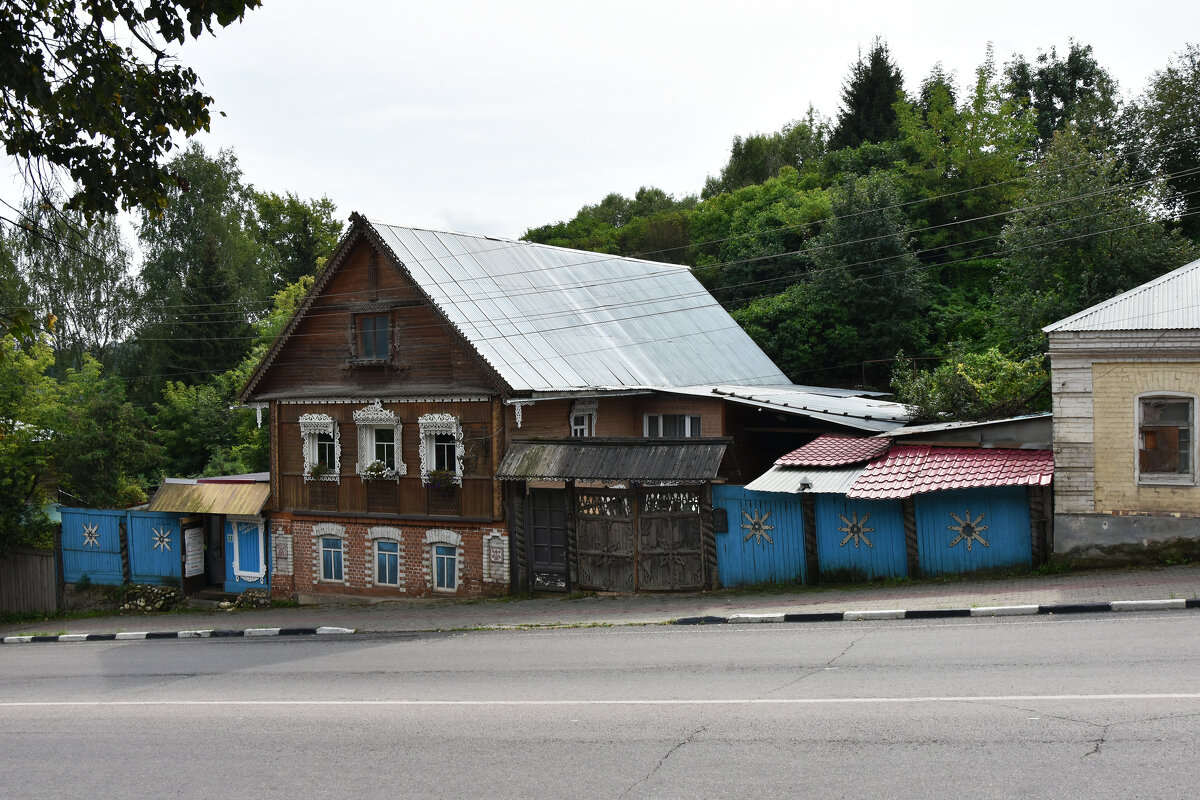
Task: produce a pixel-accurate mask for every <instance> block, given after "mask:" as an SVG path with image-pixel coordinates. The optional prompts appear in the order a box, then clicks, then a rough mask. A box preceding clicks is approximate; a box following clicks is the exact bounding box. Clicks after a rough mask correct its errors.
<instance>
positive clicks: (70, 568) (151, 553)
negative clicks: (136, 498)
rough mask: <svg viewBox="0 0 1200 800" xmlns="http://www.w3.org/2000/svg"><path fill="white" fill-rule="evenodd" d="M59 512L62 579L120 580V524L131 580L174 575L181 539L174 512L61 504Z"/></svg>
mask: <svg viewBox="0 0 1200 800" xmlns="http://www.w3.org/2000/svg"><path fill="white" fill-rule="evenodd" d="M61 513H62V526H63V527H62V556H63V580H65V581H66V582H67V583H78V582H79V581H80V580H81V579H82V578H83V576H84V575H87V576H88V580H90V581H91V582H92V583H99V584H108V585H113V586H117V585H120V584H121V583H124V581H125V577H124V573H125V569H124V563H123V560H122V555H121V528H122V527H124V529H125V540H126V545H127V548H128V559H129V577H130V580H131V581H133V582H134V583H166V582H176V581H178V580H179V577H180V554H181V551H182V547H183V541H182V537H181V536H180V531H179V515H178V514H176V515H171V514H160V513H155V512H149V511H116V510H110V509H101V510H98V509H90V508H64V509H62V510H61Z"/></svg>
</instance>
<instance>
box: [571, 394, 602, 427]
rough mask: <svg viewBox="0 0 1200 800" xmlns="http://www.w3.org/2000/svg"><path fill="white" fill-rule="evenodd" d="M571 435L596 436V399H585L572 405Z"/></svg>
mask: <svg viewBox="0 0 1200 800" xmlns="http://www.w3.org/2000/svg"><path fill="white" fill-rule="evenodd" d="M571 435H572V436H595V435H596V399H595V398H585V399H582V400H576V401H575V402H574V403H572V404H571Z"/></svg>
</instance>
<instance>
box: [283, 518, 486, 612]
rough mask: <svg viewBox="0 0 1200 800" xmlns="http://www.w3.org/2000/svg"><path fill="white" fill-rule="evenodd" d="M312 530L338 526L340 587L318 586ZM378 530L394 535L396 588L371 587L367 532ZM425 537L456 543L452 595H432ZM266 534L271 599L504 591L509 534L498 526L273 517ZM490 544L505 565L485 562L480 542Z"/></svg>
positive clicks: (315, 540)
mask: <svg viewBox="0 0 1200 800" xmlns="http://www.w3.org/2000/svg"><path fill="white" fill-rule="evenodd" d="M317 525H337V526H341V528H342V530H341V531H340V534H341V537H340V538H341V539H342V577H343V580H342V581H337V582H333V581H325V580H321V577H320V555H321V554H320V543H319V542H318V537H317V536H316V535H315V534H314V530H315V527H314V526H317ZM379 527H388V528H393V529H396V530H398V531H399V537H398V538H399V542H400V554H399V562H400V566H399V581H400V585H399V587H397V586H377V585H375V580H374V579H375V548H374V541H373V540H372V539H371V538H370V536H369V531H370V529H372V528H379ZM430 531H449V532H452V533H453V534H457V535H458V537H459V544H458V552H457V556H458V587H457V590H456V591H455V592H453V593H447V592H443V591H438V592H434V591H433V580H432V575H431V558H430V552H431V548H432V545H431V544H430V543H429V542H428V541H427V539H428V536H427V534H428V533H429V532H430ZM271 532H272V539H273V541H274V546H275V548H276V550H275V554H276V557H275V558H274V559H273V561H272V574H271V593H272V595H274V596H276V597H290V596H293V595H295V594H298V593H305V594H329V595H348V594H349V595H360V596H368V597H381V598H383V597H426V596H430V595H437V596H456V597H479V596H485V595H501V594H505V593H507V591H508V585H509V575H508V564H509V562H508V532H507V531H506V530H505V529H504V528H503V526H496V525H478V524H474V525H464V524H461V523H456V522H453V521H450V520H446V521H432V520H430V521H427V522H419V523H414V522H411V521H401V520H387V519H378V518H369V519H368V518H358V517H338V518H332V517H306V516H302V515H298V514H277V515H272V517H271ZM336 534H337V531H336V530H334V529H328V528H327V529H325V531H324V532H323V534H322V535H325V536H331V535H336ZM447 538H448V537H447ZM492 540H495V541H497V542H499V543H500V545H501V546H502V548H503V554H504V559H503V561H502V562H500V563H495V562H491V561H490V560H488V561H486V562H485V558H488V556H489V552H488V547H487V545H485V541H486V542H489V543H490V542H491V541H492ZM289 542H290V551H291V558H290V563H289V559H287V558H280V557H279V555H280V554H281V553H282V552H283V550H285V549H286V546H287V544H288V543H289ZM289 566H290V568H291V569H290V571H289V570H288V567H289Z"/></svg>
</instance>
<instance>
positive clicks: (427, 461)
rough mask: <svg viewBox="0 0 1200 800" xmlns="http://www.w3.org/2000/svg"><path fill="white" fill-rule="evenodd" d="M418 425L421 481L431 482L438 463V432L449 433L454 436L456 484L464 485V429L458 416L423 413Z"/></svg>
mask: <svg viewBox="0 0 1200 800" xmlns="http://www.w3.org/2000/svg"><path fill="white" fill-rule="evenodd" d="M417 426H418V427H419V428H420V430H421V446H420V454H421V482H422V483H426V484H427V483H429V473H430V472H433V469H434V465H435V464H436V461H435V457H434V452H435V449H434V448H435V444H436V441H437V436H438V434H449V435H451V436H453V437H454V475H453V476H452V480H453V481H454V483H455V485H458V486H462V474H463V429H462V423H461V422H459V419H458V417H456V416H454V415H453V414H422V415H421V416H420V417H418V418H417Z"/></svg>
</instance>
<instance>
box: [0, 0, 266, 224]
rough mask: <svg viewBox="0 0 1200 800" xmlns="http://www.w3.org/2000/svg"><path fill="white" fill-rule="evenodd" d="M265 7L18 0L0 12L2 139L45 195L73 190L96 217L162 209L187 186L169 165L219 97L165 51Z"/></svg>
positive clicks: (146, 0)
mask: <svg viewBox="0 0 1200 800" xmlns="http://www.w3.org/2000/svg"><path fill="white" fill-rule="evenodd" d="M259 5H260V2H259V0H104V1H103V2H98V1H96V0H87V2H78V0H9V2H7V3H6V8H5V13H4V14H2V15H0V98H3V101H2V102H0V139H2V140H3V141H4V145H5V149H6V151H7V152H8V154H9V155H10V156H14V157H16V158H17V159H18V161H20V162H21V164H22V166H23V169H24V171H25V173H26V176H27V179H28V182H29V183H32V184H33V185H34V186H35V187H38V194H39V195H42V196H44V195H45V194H46V191H45V190H46V189H49V188H50V186H49V184H50V183H52V182H53V176H54V175H55V173H57V172H58V171H60V170H61V171H62V172H65V173H66V175H67V176H69V177H70V179H71V180H72V181H73V182H74V184H75V189H74V192H73V194H72V195H71V197H70V198H69V199H68V201H67V205H68V207H70V208H72V209H76V210H79V211H83V212H85V213H86V214H89V215H91V214H95V213H107V214H112V213H115V212H116V211H117V210H118V208H126V209H129V208H133V207H135V206H141V207H142V208H145V209H147V210H149V211H150V212H152V213H157V212H158V211H160V210H161V209H162V208H163V207H164V206H165V205H166V202H167V199H168V187H169V186H176V187H178V188H186V179H185V178H184V177H182V176H180V175H178V174H177V173H174V172H173V171H172V170H170V169H169V168H168V167H165V166H164V165H163V164H162V163H161V162H162V159H163V158H165V156H166V154H167V153H168V152H169V151H170V150H171V149H172V147H173V146H174V141H175V137H176V135H177V134H183V135H184V136H191V135H193V134H195V133H197V132H199V131H202V130H208V127H209V122H210V111H209V107H210V106H211V104H212V102H213V99H212V98H211V97H209V96H208V95H206V94H204V93H203V92H202V91H200V90H199V88H198V87H199V83H200V79H199V76H197V75H196V73H195V72H193V71H192V70H191V69H189V68H188V67H185V66H183V65H182V64H178V63H176V62H175V59H174V58H173V56H172V54H171V53H170V52H168V50H167V48H168V47H169V46H170V45H172V44H176V45H182V44H183V43H184V42H185V41H186V40H187V39H188V38H189V37H191V38H194V39H195V38H199V37H200V36H202V35H203V34H204V33H205V32H206V31H207V32H209V33H212V32H213V24H214V23H216V24H217V25H218V26H220V27H226V26H228V25H230V24H232V23H233V22H236V21H238V20H240V19H242V17H243V16H244V14H245V12H246V11H247V10H249V9H252V8H256V7H258V6H259Z"/></svg>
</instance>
